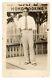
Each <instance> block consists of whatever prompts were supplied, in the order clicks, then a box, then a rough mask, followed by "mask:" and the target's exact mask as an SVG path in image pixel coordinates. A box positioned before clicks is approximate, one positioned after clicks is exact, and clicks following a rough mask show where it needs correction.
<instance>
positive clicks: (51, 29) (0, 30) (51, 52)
mask: <svg viewBox="0 0 52 80" xmlns="http://www.w3.org/2000/svg"><path fill="white" fill-rule="evenodd" d="M16 1H17V0H12V2H16ZM27 1H28V2H30V0H22V1H21V0H19V1H18V2H27ZM3 2H11V0H7V1H6V0H3ZM31 2H37V0H32V1H31ZM38 2H49V3H50V76H49V77H47V78H41V77H40V78H35V80H52V0H46V1H45V0H38ZM0 56H1V57H0V63H1V65H2V1H0ZM1 65H0V73H1V72H2V66H1ZM1 76H2V75H1ZM2 79H3V78H2V77H0V80H2ZM8 79H9V78H8ZM31 79H32V78H30V80H31ZM12 80H14V78H12ZM16 80H17V78H16Z"/></svg>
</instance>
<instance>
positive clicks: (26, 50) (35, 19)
mask: <svg viewBox="0 0 52 80" xmlns="http://www.w3.org/2000/svg"><path fill="white" fill-rule="evenodd" d="M48 23H49V22H48V3H3V25H4V29H3V30H4V32H3V33H4V37H3V42H4V43H5V48H4V49H5V50H3V51H5V52H4V53H3V54H4V55H3V56H4V61H3V64H5V69H6V70H8V71H9V70H17V71H19V70H22V71H26V70H30V71H34V72H36V71H37V72H38V71H46V73H43V72H42V73H43V74H44V75H46V74H48V68H49V66H48V63H49V53H48V32H49V27H48ZM11 72H12V71H11ZM6 74H7V73H6ZM14 74H15V73H14ZM10 75H11V74H10Z"/></svg>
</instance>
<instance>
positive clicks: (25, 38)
mask: <svg viewBox="0 0 52 80" xmlns="http://www.w3.org/2000/svg"><path fill="white" fill-rule="evenodd" d="M25 20H27V23H26V25H25V22H26V21H25ZM26 26H27V30H24V29H25V27H26ZM18 28H21V29H22V44H23V48H24V57H25V62H31V63H35V59H34V58H35V53H34V49H33V43H34V42H33V30H35V29H36V28H35V21H34V19H33V18H32V17H31V16H27V17H26V19H25V16H23V17H21V18H20V19H19V21H18ZM29 29H32V30H29ZM28 46H29V52H28ZM28 54H30V56H29V55H28Z"/></svg>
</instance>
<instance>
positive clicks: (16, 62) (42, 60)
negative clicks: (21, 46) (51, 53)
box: [6, 54, 48, 70]
mask: <svg viewBox="0 0 52 80" xmlns="http://www.w3.org/2000/svg"><path fill="white" fill-rule="evenodd" d="M35 56H36V62H37V65H36V66H35V65H32V64H27V65H25V64H24V62H25V59H24V56H23V57H11V58H7V59H6V67H7V68H10V69H20V70H34V69H39V70H40V69H41V70H46V69H47V67H48V64H47V54H43V55H41V54H39V55H35Z"/></svg>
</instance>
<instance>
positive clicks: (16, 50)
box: [6, 34, 47, 57]
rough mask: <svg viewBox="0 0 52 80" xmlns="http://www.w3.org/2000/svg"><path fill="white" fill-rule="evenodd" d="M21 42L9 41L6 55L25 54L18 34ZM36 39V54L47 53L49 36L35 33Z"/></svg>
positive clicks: (34, 37)
mask: <svg viewBox="0 0 52 80" xmlns="http://www.w3.org/2000/svg"><path fill="white" fill-rule="evenodd" d="M16 38H18V39H19V40H18V41H19V42H13V43H7V45H6V48H7V51H6V56H7V57H14V56H23V55H24V52H23V45H22V43H21V40H20V39H21V37H20V36H17V37H16ZM33 40H34V51H35V54H46V53H47V38H46V36H44V35H42V34H36V35H33Z"/></svg>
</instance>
